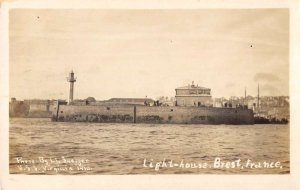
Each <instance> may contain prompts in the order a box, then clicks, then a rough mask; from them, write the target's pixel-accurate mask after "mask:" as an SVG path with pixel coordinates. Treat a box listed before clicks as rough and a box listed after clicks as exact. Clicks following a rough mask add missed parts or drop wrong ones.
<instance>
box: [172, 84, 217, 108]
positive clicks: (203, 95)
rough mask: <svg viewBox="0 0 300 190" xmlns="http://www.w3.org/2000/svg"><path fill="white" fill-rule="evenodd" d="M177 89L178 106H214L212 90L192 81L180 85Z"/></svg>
mask: <svg viewBox="0 0 300 190" xmlns="http://www.w3.org/2000/svg"><path fill="white" fill-rule="evenodd" d="M175 91H176V95H175V98H176V103H175V105H177V106H212V98H211V93H210V92H211V90H210V89H209V88H205V87H200V86H198V85H197V86H196V85H194V83H192V84H191V85H188V86H183V87H178V88H176V89H175Z"/></svg>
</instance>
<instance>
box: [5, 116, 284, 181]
mask: <svg viewBox="0 0 300 190" xmlns="http://www.w3.org/2000/svg"><path fill="white" fill-rule="evenodd" d="M9 140H10V145H9V146H10V173H13V174H94V175H95V174H190V173H192V174H286V173H289V171H290V168H289V125H169V124H109V123H60V122H51V121H50V119H28V118H11V119H10V135H9ZM21 157H22V161H25V160H27V163H24V162H22V163H20V162H21V161H20V160H19V163H18V162H17V158H19V159H20V158H21ZM62 157H64V158H62ZM217 157H219V158H220V159H221V160H222V161H230V162H234V161H236V160H238V159H241V161H240V163H241V164H242V165H243V167H244V168H243V169H241V167H239V168H237V167H235V168H231V167H230V168H226V167H223V168H218V167H214V165H213V164H214V161H215V159H216V158H217ZM41 158H42V159H41ZM50 158H51V160H52V162H51V160H50ZM40 159H41V160H40ZM64 159H65V160H64ZM69 159H73V161H78V160H84V161H85V162H84V163H82V164H81V165H80V164H79V162H75V163H69V162H71V161H70V160H69ZM145 159H146V162H145V163H146V164H145V165H144V160H145ZM164 159H165V163H167V162H168V161H171V160H172V163H173V164H174V163H178V164H179V166H180V163H181V162H182V163H183V164H184V165H185V164H186V163H188V164H187V165H185V166H183V165H181V167H179V166H178V167H175V166H174V165H173V166H174V167H169V165H168V167H163V168H162V167H161V168H157V169H158V170H155V167H154V168H151V167H149V166H150V165H149V164H150V161H151V162H152V163H153V165H154V166H155V165H156V163H157V162H160V161H163V160H164ZM248 159H250V160H251V163H252V162H255V163H258V162H261V163H263V161H266V162H268V163H269V164H270V163H271V162H277V161H278V162H280V163H279V164H280V166H281V168H280V167H278V168H270V167H269V168H266V167H264V168H251V167H249V165H248V167H245V166H246V165H245V164H246V162H247V160H248ZM43 160H47V161H48V164H47V163H45V162H43ZM55 160H56V161H57V162H54V161H55ZM66 160H68V161H69V162H68V163H64V161H66ZM32 162H34V163H32ZM205 163H206V164H207V167H206V168H199V165H201V166H203V164H205ZM193 164H196V166H197V168H190V167H189V166H192V165H193ZM78 165H80V167H79V168H78V167H77V166H78ZM229 165H230V166H232V163H229ZM45 166H46V167H45ZM145 166H147V167H145ZM209 166H210V167H209ZM216 166H217V165H216ZM233 166H236V162H234V164H233ZM70 167H71V168H70ZM28 168H29V169H28Z"/></svg>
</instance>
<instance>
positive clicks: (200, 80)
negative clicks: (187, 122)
mask: <svg viewBox="0 0 300 190" xmlns="http://www.w3.org/2000/svg"><path fill="white" fill-rule="evenodd" d="M9 46H10V47H9V51H10V55H9V59H10V61H9V67H10V68H9V69H10V72H9V74H10V81H9V87H10V97H16V98H17V99H32V98H38V99H66V100H67V99H68V96H69V83H68V82H67V76H68V74H69V72H70V71H71V70H73V71H74V73H75V76H76V77H77V81H76V83H75V87H74V99H83V98H87V97H95V98H96V99H97V100H105V99H109V98H129V97H132V98H143V97H145V96H147V97H148V98H154V99H155V98H156V97H158V96H169V97H174V96H175V88H176V87H181V86H186V85H188V84H191V83H192V81H194V83H195V84H198V85H199V86H203V87H207V88H211V92H212V96H213V97H230V96H244V91H245V88H247V94H248V95H252V96H256V95H257V85H258V83H259V85H260V95H261V96H279V95H289V12H288V9H235V10H230V9H227V10H226V9H199V10H125V9H123V10H118V9H115V10H113V9H111V10H109V9H108V10H104V9H103V10H101V9H93V10H80V9H77V10H63V9H26V10H25V9H14V10H11V11H10V19H9Z"/></svg>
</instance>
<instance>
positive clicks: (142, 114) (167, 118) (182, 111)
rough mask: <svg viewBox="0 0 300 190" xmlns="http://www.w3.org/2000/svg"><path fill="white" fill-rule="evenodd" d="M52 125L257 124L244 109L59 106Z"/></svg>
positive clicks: (55, 109)
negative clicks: (59, 123)
mask: <svg viewBox="0 0 300 190" xmlns="http://www.w3.org/2000/svg"><path fill="white" fill-rule="evenodd" d="M52 121H60V122H99V123H171V124H237V125H239V124H254V117H253V111H252V110H250V109H242V108H213V107H178V106H174V107H149V106H131V105H118V106H117V105H114V106H103V105H101V106H88V105H87V106H78V105H59V106H57V107H54V112H53V115H52Z"/></svg>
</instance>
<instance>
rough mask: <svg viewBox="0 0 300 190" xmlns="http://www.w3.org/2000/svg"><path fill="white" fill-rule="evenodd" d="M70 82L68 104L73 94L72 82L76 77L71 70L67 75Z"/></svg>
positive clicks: (71, 100)
mask: <svg viewBox="0 0 300 190" xmlns="http://www.w3.org/2000/svg"><path fill="white" fill-rule="evenodd" d="M67 79H68V82H69V83H70V94H69V104H70V103H72V102H73V94H74V82H76V78H75V77H74V72H73V71H71V73H70V74H69V77H68V78H67Z"/></svg>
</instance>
